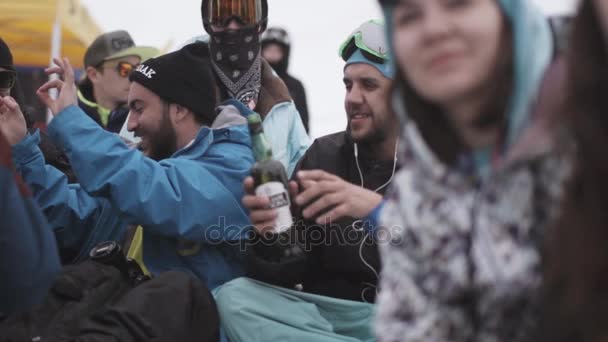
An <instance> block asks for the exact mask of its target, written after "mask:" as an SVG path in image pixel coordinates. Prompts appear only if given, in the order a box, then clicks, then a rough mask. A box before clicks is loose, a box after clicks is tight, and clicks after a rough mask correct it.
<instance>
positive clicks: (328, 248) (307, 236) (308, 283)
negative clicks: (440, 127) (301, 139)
mask: <svg viewBox="0 0 608 342" xmlns="http://www.w3.org/2000/svg"><path fill="white" fill-rule="evenodd" d="M359 147H360V150H359V165H360V167H361V171H362V174H363V178H364V181H365V184H364V185H365V188H367V189H371V190H375V189H377V188H378V187H380V186H382V185H383V184H385V183H386V182H387V181H388V180H389V179H390V177H391V174H392V171H393V162H392V161H390V162H378V161H375V160H373V158H372V156H371V153H369V152H368V151H366V150H365V148H363V147H362V146H359ZM313 169H321V170H324V171H326V172H329V173H331V174H334V175H337V176H339V177H341V178H342V179H344V180H346V181H348V182H350V183H353V184H356V185H361V178H360V175H359V171H358V169H357V165H356V162H355V156H354V145H353V142H352V140H351V139H350V137H349V136H348V134H347V133H346V132H340V133H335V134H332V135H328V136H325V137H322V138H319V139H317V140H315V142H314V143H313V144H312V146H311V147H310V149H309V150H308V151H307V152H306V154H305V155H304V157H303V158H302V160H300V163H299V164H298V167H297V169H296V172H294V175H295V174H296V173H297V171H298V170H313ZM385 190H386V187H384V188H383V189H382V190H380V191H379V193H384V191H385ZM296 211H297V210H296ZM294 216H295V217H296V218H300V217H301V215H300V213H297V212H294ZM355 221H357V220H355V219H353V218H346V219H342V220H340V221H338V222H336V223H335V224H333V225H330V226H318V225H316V224H315V223H314V222H312V221H304V223H303V225H298V226H297V227H298V228H297V233H298V234H299V236H300V239H301V240H300V241H302V240H303V241H304V245H305V247H306V248H307V252H306V257H305V258H303V259H301V260H297V261H293V262H291V263H290V264H286V263H282V262H279V263H271V262H268V261H267V260H266V259H265V258H263V257H262V255H264V248H267V247H266V246H265V244H264V243H253V244H251V245H249V246H248V248H247V262H246V264H247V273H248V276H249V277H251V278H254V279H258V280H261V281H265V282H268V283H271V284H275V285H280V286H284V287H288V288H294V287H295V285H296V284H301V285H302V286H303V291H305V292H309V293H315V294H320V295H324V296H329V297H335V298H341V299H347V300H354V301H367V302H373V301H374V300H375V295H376V291H375V286H376V284H377V282H378V279H377V274H378V273H379V272H380V259H379V255H378V250H377V246H376V244H375V242H373V241H372V239H371V237H369V236H368V235H367V234H366V233H364V232H362V231H359V230H355V229H354V228H353V223H354V222H355ZM356 224H357V223H356ZM320 238H321V239H320ZM257 239H260V238H259V237H257ZM253 242H259V241H253ZM362 245H363V246H362ZM361 256H362V257H363V259H364V260H365V262H366V263H368V264H369V266H368V265H366V264H365V262H364V261H363V260H362V258H361ZM370 266H371V267H373V269H374V270H373V271H372V269H371V268H370Z"/></svg>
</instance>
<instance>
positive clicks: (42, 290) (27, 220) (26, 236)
mask: <svg viewBox="0 0 608 342" xmlns="http://www.w3.org/2000/svg"><path fill="white" fill-rule="evenodd" d="M0 189H2V191H0V218H1V219H0V293H1V294H2V296H1V298H2V299H0V313H3V314H11V313H14V312H18V311H26V310H27V309H29V308H30V307H32V306H34V305H36V304H40V303H41V302H42V300H43V299H44V297H45V295H46V293H47V291H48V289H49V288H50V287H51V284H52V282H53V279H54V278H55V275H56V274H57V273H58V272H59V270H60V269H61V265H60V263H59V254H58V252H57V245H56V243H55V238H54V236H53V234H52V232H51V231H50V229H49V228H48V223H47V222H46V219H45V218H44V216H43V215H42V213H41V212H40V209H39V208H38V206H37V205H36V203H34V201H33V198H31V195H30V192H29V190H28V189H27V187H26V186H25V185H24V184H23V182H22V181H21V180H20V178H18V177H17V176H16V175H15V173H14V172H13V169H12V161H11V156H10V146H9V145H8V143H7V142H6V140H5V139H4V136H2V134H0Z"/></svg>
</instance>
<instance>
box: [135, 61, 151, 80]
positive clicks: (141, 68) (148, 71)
mask: <svg viewBox="0 0 608 342" xmlns="http://www.w3.org/2000/svg"><path fill="white" fill-rule="evenodd" d="M135 71H137V72H139V73H142V74H143V75H144V76H146V77H147V78H149V79H152V76H153V75H155V74H156V71H155V70H154V69H152V68H150V67H149V66H147V65H144V64H140V65H139V66H137V69H135Z"/></svg>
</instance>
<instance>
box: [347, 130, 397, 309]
mask: <svg viewBox="0 0 608 342" xmlns="http://www.w3.org/2000/svg"><path fill="white" fill-rule="evenodd" d="M354 147H355V164H357V170H358V171H359V178H360V179H361V187H364V184H365V182H364V180H363V172H362V171H361V166H359V147H358V146H357V143H355V146H354ZM398 147H399V139H397V141H396V142H395V157H394V159H393V172H392V174H391V177H390V178H389V180H388V181H387V182H386V183H384V184H383V185H382V186H380V187H379V188H378V189H376V190H374V192H378V191H380V190H382V189H384V188H385V187H387V186H388V185H389V184H390V183H391V182H392V181H393V178H394V177H395V171H396V170H397V150H398ZM357 223H359V224H360V223H362V221H361V220H356V221H355V222H353V224H352V227H353V228H354V229H355V230H359V231H363V228H359V227H357V226H356V224H357ZM368 237H369V233H368V234H365V237H364V238H363V241H361V245H360V246H359V258H360V259H361V261H362V262H363V264H364V265H365V266H367V267H368V268H369V269H370V270H371V271H372V273H374V275H375V276H376V279H380V276H379V275H378V271H376V269H375V268H374V267H373V266H372V265H371V264H370V263H368V262H367V261H366V260H365V258H364V257H363V245H364V244H365V241H366V240H367V238H368ZM363 284H364V285H367V286H369V287H366V288H364V289H363V290H362V291H361V300H362V301H363V302H367V300H366V299H365V293H366V292H367V290H369V289H374V290H375V291H376V294H378V287H377V286H376V285H374V284H371V283H368V282H364V283H363Z"/></svg>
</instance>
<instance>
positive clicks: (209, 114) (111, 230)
mask: <svg viewBox="0 0 608 342" xmlns="http://www.w3.org/2000/svg"><path fill="white" fill-rule="evenodd" d="M55 63H56V64H57V65H58V66H57V67H54V68H50V69H47V73H48V74H53V73H57V74H59V75H61V76H62V77H63V80H60V79H57V80H52V81H49V82H48V83H46V84H45V85H43V86H42V87H41V88H40V89H39V90H38V95H39V97H40V98H41V99H42V101H43V102H44V103H45V104H46V105H47V106H48V107H49V108H50V109H51V112H52V113H53V115H54V116H55V117H54V119H53V121H52V122H51V123H50V125H49V127H48V134H49V136H50V137H51V138H52V140H53V141H54V142H55V143H56V144H57V145H58V146H59V147H61V148H62V149H63V150H64V151H65V153H66V154H67V156H68V157H69V159H70V162H71V164H72V167H73V169H74V170H75V173H76V174H77V175H78V179H79V180H80V184H78V185H73V184H68V183H67V180H66V178H65V176H64V175H63V174H61V173H60V172H59V171H58V170H56V169H54V168H52V167H50V166H48V165H45V164H44V159H43V156H42V154H41V153H40V150H39V149H38V147H37V144H38V140H39V135H38V134H33V135H26V133H25V130H24V127H25V123H24V122H22V120H20V119H19V118H20V117H21V115H17V114H20V113H19V108H18V106H16V104H15V106H12V107H11V108H10V110H11V112H12V115H11V116H10V117H11V118H12V120H5V122H4V123H3V124H2V125H1V127H0V128H1V129H2V131H3V132H4V133H5V135H10V136H8V137H7V138H8V140H9V142H10V143H11V144H12V145H13V147H12V150H13V159H14V161H15V165H16V167H17V170H18V171H19V172H20V173H21V174H22V176H23V178H24V179H25V181H26V182H27V183H28V185H29V186H30V187H31V189H32V191H33V193H34V196H35V199H36V201H37V202H38V204H39V205H40V207H41V208H42V209H43V211H44V213H45V214H46V216H47V218H48V220H49V222H50V224H51V226H52V227H53V229H54V232H55V233H56V235H57V237H58V241H59V243H60V247H61V248H73V249H75V250H77V251H78V253H77V254H78V257H77V259H82V258H86V257H87V255H88V251H89V250H90V249H91V247H93V246H94V245H96V244H97V243H99V242H102V241H107V240H119V239H121V238H122V237H123V236H124V234H125V231H126V230H127V227H129V226H140V227H142V231H143V243H142V246H143V247H142V248H143V261H144V263H145V267H146V268H147V270H149V271H150V272H151V273H152V274H156V273H159V272H163V271H166V270H182V271H186V272H189V273H191V274H193V275H194V276H196V277H198V278H200V279H201V280H202V281H203V282H205V283H206V284H207V286H208V287H209V288H210V289H213V288H215V287H217V286H218V285H220V284H223V283H224V282H226V281H228V280H230V279H233V278H235V277H238V276H240V275H242V270H241V267H240V263H239V260H238V254H239V253H238V248H239V243H238V241H239V240H241V239H242V238H244V237H245V235H246V233H247V231H246V228H247V226H248V222H249V220H248V218H247V214H246V212H245V211H244V209H243V207H242V205H241V203H240V198H241V197H242V196H243V190H242V187H241V183H242V181H243V179H244V178H245V177H246V176H247V175H248V174H249V169H250V167H251V165H252V164H253V158H252V153H251V145H250V138H249V133H248V129H247V125H246V118H245V117H244V116H243V114H244V113H241V112H240V111H239V109H241V108H242V109H243V110H245V108H244V107H243V106H239V104H238V103H237V104H235V105H224V106H220V107H219V109H217V110H216V105H217V96H216V92H215V91H214V86H213V84H214V79H213V72H212V70H211V66H210V62H209V58H208V49H207V48H206V47H205V46H204V45H202V44H191V45H188V46H185V47H184V48H182V49H181V50H179V51H176V52H173V53H170V54H167V55H164V56H160V57H158V58H153V59H150V60H148V61H146V62H144V63H143V64H141V65H140V66H139V67H138V68H137V70H136V71H135V72H133V73H132V74H131V76H130V79H131V81H132V84H131V88H130V91H129V107H130V109H131V116H130V118H129V130H131V131H133V132H135V134H136V135H137V136H140V137H141V138H142V142H141V145H140V150H141V151H140V150H137V149H132V148H129V147H128V146H127V145H126V144H125V143H124V142H123V141H122V140H121V139H120V138H119V137H118V136H117V135H115V134H112V133H109V132H106V131H104V130H103V129H102V128H100V127H99V125H97V124H95V122H94V121H93V120H91V119H90V118H89V117H88V116H87V115H86V114H85V113H84V112H82V110H81V109H79V108H78V106H77V96H76V92H77V90H76V86H75V84H74V73H73V69H72V67H71V66H70V64H69V61H68V60H67V59H63V60H59V59H57V60H55ZM53 88H56V89H58V91H59V95H58V97H57V99H56V100H54V99H52V98H51V97H50V96H49V91H50V90H51V89H53ZM7 132H11V133H10V134H7Z"/></svg>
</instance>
